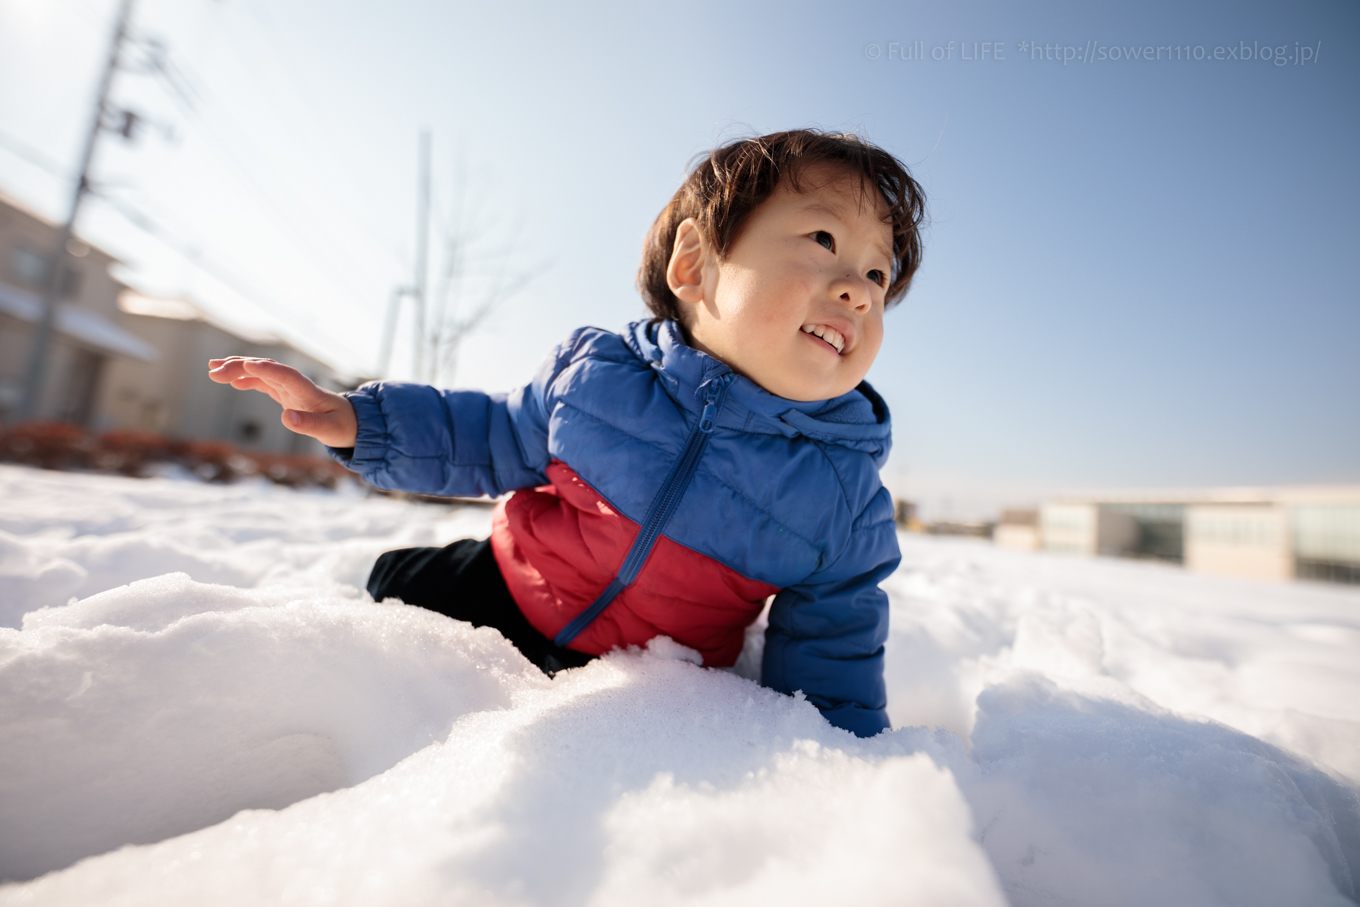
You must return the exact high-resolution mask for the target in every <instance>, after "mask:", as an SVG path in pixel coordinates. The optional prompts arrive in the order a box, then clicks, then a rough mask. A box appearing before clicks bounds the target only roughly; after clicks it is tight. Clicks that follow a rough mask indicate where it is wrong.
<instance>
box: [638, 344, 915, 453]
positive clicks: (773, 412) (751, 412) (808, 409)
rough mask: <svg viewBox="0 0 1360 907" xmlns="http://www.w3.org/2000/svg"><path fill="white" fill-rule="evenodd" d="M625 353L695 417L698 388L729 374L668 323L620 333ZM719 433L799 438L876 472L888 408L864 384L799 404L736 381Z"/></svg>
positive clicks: (887, 441) (884, 446)
mask: <svg viewBox="0 0 1360 907" xmlns="http://www.w3.org/2000/svg"><path fill="white" fill-rule="evenodd" d="M623 337H624V340H625V341H626V342H627V344H628V347H629V348H630V349H631V350H632V351H633V353H634V355H636V356H637V357H638V358H639V359H641V360H643V361H644V362H646V363H648V364H649V365H650V366H651V367H652V368H653V369H655V370H656V371H657V373H658V374H659V376H660V377H661V379H662V385H663V386H664V387H665V388H666V391H667V392H668V393H669V394H670V396H671V399H672V400H674V401H675V403H676V404H677V405H679V406H681V407H683V408H684V409H686V410H687V411H689V412H691V413H693V414H695V415H698V413H699V410H700V409H701V404H700V402H699V400H698V395H699V388H700V386H701V385H703V384H704V383H705V382H706V381H708V380H710V379H712V378H715V377H718V376H720V375H725V374H727V373H729V372H730V371H731V369H729V368H728V367H727V366H726V365H724V364H723V363H722V362H720V361H718V360H717V359H714V358H713V357H712V356H709V355H708V354H707V353H702V352H700V351H699V350H696V349H694V347H692V346H690V345H689V344H687V343H685V338H684V335H683V334H681V332H680V326H679V325H677V324H676V323H675V322H674V321H656V320H648V321H635V322H633V323H632V324H630V325H628V327H627V328H626V329H625V330H624V332H623ZM718 425H719V427H721V428H729V429H734V430H737V431H745V432H752V433H755V434H772V435H783V436H785V437H790V438H792V437H797V436H799V435H802V436H804V437H807V438H811V439H813V440H816V441H824V442H827V443H831V444H838V445H841V446H843V447H849V448H851V449H853V450H859V451H863V452H865V453H867V454H869V455H870V456H872V457H873V459H874V463H875V464H876V465H877V466H879V467H882V466H883V464H884V463H885V462H886V461H887V459H888V452H889V450H890V449H891V448H892V418H891V416H890V415H889V413H888V405H887V403H885V402H884V401H883V398H882V397H880V396H879V395H878V392H877V391H875V390H874V389H873V388H872V387H870V386H869V382H867V381H863V382H861V383H860V385H859V387H857V388H855V389H854V390H852V391H850V392H849V393H847V394H842V395H841V396H839V397H834V398H832V399H830V400H813V401H809V402H802V401H798V400H789V399H786V398H784V397H776V396H775V395H774V394H772V393H770V392H769V391H767V390H765V389H764V388H762V387H761V386H760V385H758V384H756V383H755V382H753V381H751V380H749V379H747V378H743V377H741V376H740V375H738V376H737V377H736V380H735V381H733V382H732V385H731V387H730V388H729V389H728V392H727V402H726V403H725V404H724V406H723V411H722V415H721V416H720V417H719V419H718Z"/></svg>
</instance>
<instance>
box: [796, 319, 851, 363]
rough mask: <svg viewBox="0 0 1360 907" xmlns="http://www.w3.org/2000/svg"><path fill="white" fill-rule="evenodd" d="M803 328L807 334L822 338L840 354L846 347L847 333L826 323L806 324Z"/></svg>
mask: <svg viewBox="0 0 1360 907" xmlns="http://www.w3.org/2000/svg"><path fill="white" fill-rule="evenodd" d="M802 330H803V333H805V334H811V335H813V336H814V337H819V338H821V339H822V340H823V341H825V342H826V343H827V345H828V346H830V347H831V348H832V349H833V350H835V351H836V353H837V354H838V355H839V354H840V353H841V351H843V350H844V349H845V335H844V334H842V333H841V332H840V331H838V330H836V329H835V328H829V327H827V326H826V325H824V324H805V325H803V328H802Z"/></svg>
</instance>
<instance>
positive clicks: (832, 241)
mask: <svg viewBox="0 0 1360 907" xmlns="http://www.w3.org/2000/svg"><path fill="white" fill-rule="evenodd" d="M812 241H813V242H816V243H820V244H821V245H822V246H824V247H825V248H826V250H827V251H828V252H835V251H836V237H834V236H832V235H831V234H830V233H828V232H826V231H825V230H817V231H815V232H814V233H813V234H812Z"/></svg>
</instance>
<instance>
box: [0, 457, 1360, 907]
mask: <svg viewBox="0 0 1360 907" xmlns="http://www.w3.org/2000/svg"><path fill="white" fill-rule="evenodd" d="M0 499H3V501H4V505H3V507H0V624H3V625H7V626H8V627H10V628H11V629H0V765H3V767H4V768H3V771H0V877H4V878H7V879H10V880H12V881H11V882H10V883H9V884H7V885H5V886H3V887H0V904H10V903H14V904H84V903H100V904H143V903H156V904H193V905H195V907H197V905H213V904H239V903H255V902H258V903H290V904H292V903H296V904H365V905H366V904H402V905H411V904H415V905H418V904H433V903H438V904H443V903H473V904H497V905H499V904H554V905H555V904H570V905H586V904H590V905H609V904H638V903H646V904H662V905H671V904H675V905H680V904H685V905H690V904H765V903H777V904H805V903H807V904H826V903H843V902H844V903H863V904H911V903H920V904H931V905H935V904H945V905H947V904H980V905H986V904H1003V903H1010V904H1015V905H1031V904H1032V905H1069V904H1071V905H1076V904H1081V905H1098V904H1110V905H1121V904H1129V905H1134V904H1150V903H1157V904H1172V905H1201V904H1202V905H1211V904H1224V905H1226V904H1233V905H1251V904H1281V903H1291V904H1317V905H1326V904H1348V903H1353V902H1355V895H1356V880H1357V879H1360V804H1358V801H1357V788H1358V787H1360V696H1357V695H1356V693H1357V691H1360V658H1357V657H1356V656H1357V654H1360V593H1357V591H1356V590H1353V589H1347V588H1343V587H1327V586H1321V585H1307V584H1299V583H1291V584H1277V585H1268V584H1252V583H1246V582H1236V581H1229V580H1220V579H1214V578H1209V577H1203V576H1195V575H1192V574H1186V573H1184V572H1182V571H1179V570H1177V569H1174V568H1167V567H1161V566H1157V565H1150V564H1136V563H1129V562H1114V561H1104V560H1094V561H1083V560H1077V559H1070V558H1061V557H1051V556H1046V555H1033V554H1024V553H1016V552H1006V551H1001V550H997V549H994V548H992V547H990V546H987V545H985V544H979V543H967V542H958V541H949V540H939V539H929V538H923V537H917V536H908V535H904V536H903V537H902V543H903V554H904V561H903V567H902V569H901V570H900V571H899V572H898V573H897V574H895V575H894V576H893V577H891V578H890V580H889V581H888V582H887V583H886V584H885V588H887V590H888V592H889V595H890V597H891V599H892V606H893V615H892V618H893V629H892V636H891V638H890V640H889V644H888V684H889V702H890V711H891V715H892V718H893V723H894V727H896V728H898V729H897V730H894V731H892V732H889V733H886V734H883V735H880V736H879V737H876V738H874V739H872V740H857V739H856V738H854V737H852V736H850V735H849V734H846V733H844V732H842V731H839V730H836V729H834V728H832V727H830V726H829V725H827V724H826V723H825V722H824V721H822V720H821V718H820V716H819V715H818V713H817V711H816V710H815V709H814V708H813V707H812V706H811V705H810V704H808V703H807V702H805V701H802V700H801V698H800V697H786V696H779V695H776V694H774V693H772V692H770V691H768V690H764V689H762V688H760V687H759V686H757V685H756V684H754V683H753V682H751V681H750V680H749V679H747V677H744V676H741V674H742V673H745V674H747V675H748V676H749V674H750V665H751V664H752V663H753V659H755V658H756V656H757V655H758V651H757V649H758V640H759V635H758V633H753V634H752V635H751V636H750V644H749V646H748V652H747V653H745V657H744V663H745V665H746V667H745V668H744V669H742V671H739V672H728V671H715V670H705V669H703V668H701V667H699V666H697V665H696V664H694V663H693V661H694V653H692V652H690V651H689V650H686V649H684V648H683V647H681V646H679V645H677V644H675V643H673V642H671V641H669V640H656V641H654V642H653V644H652V645H650V646H649V647H648V648H647V649H646V650H641V651H639V650H632V651H629V652H619V653H614V654H611V655H609V656H607V657H605V658H603V659H600V660H598V661H596V662H593V663H591V664H590V665H588V666H586V667H585V668H582V669H578V670H574V671H568V672H565V673H563V674H560V675H558V677H557V678H556V679H555V680H548V679H547V678H545V677H544V676H543V675H542V674H540V673H538V672H537V671H536V670H535V669H534V668H532V667H531V666H530V665H528V664H527V662H525V661H524V659H523V658H522V657H521V656H519V654H518V653H517V652H516V651H515V650H514V649H513V647H511V646H510V645H509V644H508V643H506V642H505V641H504V640H503V639H502V638H501V637H500V636H499V634H497V633H495V632H494V631H491V630H486V629H481V630H474V629H472V628H471V627H469V626H468V625H466V624H461V623H457V622H454V621H450V620H447V619H445V618H443V617H441V616H439V615H435V614H432V613H429V612H424V611H421V610H420V609H417V608H411V607H407V606H405V605H401V604H397V603H391V602H389V603H385V604H374V603H372V602H371V601H369V600H368V598H367V596H366V595H365V594H364V593H363V592H362V591H361V586H362V584H363V581H364V578H365V577H366V575H367V571H368V568H369V566H370V565H371V564H372V561H373V559H374V558H375V557H376V556H377V554H378V553H379V552H381V551H383V550H386V549H388V548H392V547H399V546H403V545H417V544H442V543H445V542H447V541H450V540H453V539H455V538H460V537H464V536H466V535H477V534H484V533H485V532H486V531H487V528H488V525H489V516H490V514H489V511H488V510H487V509H485V508H479V507H468V508H463V509H461V510H450V509H448V508H443V507H435V506H431V505H422V504H411V503H403V502H399V501H394V500H389V499H368V498H362V497H358V496H346V495H343V494H332V493H321V492H315V493H300V492H294V491H289V490H287V489H281V488H275V487H272V486H267V485H264V484H257V485H252V484H238V485H232V486H210V485H200V484H197V483H191V482H185V481H174V480H170V479H147V480H132V479H120V478H110V477H102V476H88V475H67V474H56V473H43V472H39V471H34V470H27V469H21V468H16V467H0ZM20 626H21V627H22V629H18V628H19V627H20Z"/></svg>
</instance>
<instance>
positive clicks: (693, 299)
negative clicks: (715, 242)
mask: <svg viewBox="0 0 1360 907" xmlns="http://www.w3.org/2000/svg"><path fill="white" fill-rule="evenodd" d="M707 265H708V243H706V242H705V241H704V235H703V231H701V230H700V229H699V224H698V222H697V221H695V219H694V218H692V217H687V218H685V219H684V220H682V221H680V226H679V227H677V228H676V231H675V245H674V247H672V249H671V261H670V264H668V265H667V266H666V285H667V286H669V287H670V288H671V292H672V293H674V294H675V298H676V299H678V300H680V301H681V302H688V303H691V304H698V303H701V302H703V301H704V268H705V267H706V266H707Z"/></svg>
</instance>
